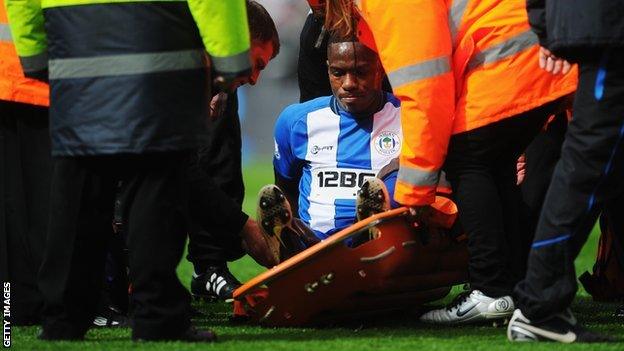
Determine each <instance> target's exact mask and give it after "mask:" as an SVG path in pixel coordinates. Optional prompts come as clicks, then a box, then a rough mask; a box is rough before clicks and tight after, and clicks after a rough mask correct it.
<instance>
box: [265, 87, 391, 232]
mask: <svg viewBox="0 0 624 351" xmlns="http://www.w3.org/2000/svg"><path fill="white" fill-rule="evenodd" d="M385 100H386V102H385V104H384V105H383V107H382V108H381V110H379V111H378V112H376V113H375V114H373V115H372V116H369V117H355V116H353V115H352V114H350V113H349V112H346V111H345V110H344V109H342V108H341V107H340V105H339V104H338V103H337V100H336V99H335V98H334V97H333V96H328V97H320V98H317V99H314V100H311V101H308V102H305V103H302V104H295V105H291V106H289V107H287V108H286V109H285V110H284V111H283V112H282V114H281V115H280V116H279V118H278V120H277V123H276V126H275V155H274V157H273V166H274V168H275V171H276V172H277V174H278V175H280V176H281V177H283V178H285V179H289V180H293V179H300V181H299V217H300V218H301V219H302V220H303V221H304V222H305V223H306V224H308V225H309V226H310V228H312V229H313V230H314V232H315V233H316V235H317V236H318V237H319V238H320V239H325V238H327V237H328V236H329V235H331V234H333V233H335V232H337V231H339V230H340V229H343V228H345V227H347V226H349V225H351V224H353V222H354V221H355V218H356V214H355V198H356V194H357V191H358V189H359V188H360V186H361V185H362V183H363V182H364V180H366V179H367V178H369V177H374V176H375V175H377V173H378V172H379V170H380V169H381V168H382V167H384V166H385V165H387V164H388V163H389V162H390V160H392V159H393V158H395V157H398V155H399V152H400V150H401V141H402V135H401V121H400V108H399V100H398V99H397V98H396V97H394V96H393V95H391V94H388V93H386V95H385Z"/></svg>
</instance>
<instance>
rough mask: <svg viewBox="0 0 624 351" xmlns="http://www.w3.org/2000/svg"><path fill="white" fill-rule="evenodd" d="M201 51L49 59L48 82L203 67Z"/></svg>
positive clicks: (202, 53)
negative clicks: (51, 80)
mask: <svg viewBox="0 0 624 351" xmlns="http://www.w3.org/2000/svg"><path fill="white" fill-rule="evenodd" d="M205 66H206V64H205V61H204V51H203V50H201V49H199V50H183V51H171V52H152V53H143V54H124V55H111V56H98V57H80V58H66V59H53V60H50V79H69V78H94V77H115V76H122V75H132V74H146V73H156V72H171V71H181V70H187V69H196V68H202V67H205Z"/></svg>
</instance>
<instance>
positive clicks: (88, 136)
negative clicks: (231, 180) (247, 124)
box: [44, 1, 208, 157]
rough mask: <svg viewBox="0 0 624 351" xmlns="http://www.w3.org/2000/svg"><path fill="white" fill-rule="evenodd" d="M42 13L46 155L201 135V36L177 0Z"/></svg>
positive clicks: (103, 151) (172, 145) (133, 148)
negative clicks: (47, 91)
mask: <svg viewBox="0 0 624 351" xmlns="http://www.w3.org/2000/svg"><path fill="white" fill-rule="evenodd" d="M44 14H45V21H46V31H47V32H48V54H49V56H50V101H51V105H50V130H51V136H52V154H53V155H54V156H70V157H72V156H91V155H110V154H146V153H153V152H168V151H176V150H185V149H192V148H194V147H196V146H197V145H198V144H199V142H200V141H202V140H203V139H204V138H205V128H204V118H205V116H206V115H207V113H208V112H207V106H208V96H207V86H208V74H207V72H206V71H207V69H206V65H205V63H204V62H203V57H204V45H203V43H202V40H201V37H200V35H199V30H198V29H197V25H196V23H195V21H194V19H193V17H192V15H191V13H190V10H189V7H188V4H187V3H186V2H185V1H184V2H167V1H160V2H158V1H156V2H145V1H140V2H132V3H106V4H93V5H83V6H60V7H54V8H50V9H46V10H45V12H44ZM55 67H56V69H53V68H55ZM55 72H56V73H55Z"/></svg>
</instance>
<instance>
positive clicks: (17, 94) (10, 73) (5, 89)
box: [0, 0, 49, 106]
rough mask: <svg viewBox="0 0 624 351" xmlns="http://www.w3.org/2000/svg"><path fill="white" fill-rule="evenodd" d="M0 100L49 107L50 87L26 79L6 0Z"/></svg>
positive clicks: (0, 18)
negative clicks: (14, 43)
mask: <svg viewBox="0 0 624 351" xmlns="http://www.w3.org/2000/svg"><path fill="white" fill-rule="evenodd" d="M0 100H4V101H15V102H21V103H25V104H31V105H38V106H48V105H49V88H48V85H47V84H45V83H43V82H40V81H37V80H34V79H30V78H26V77H24V72H23V71H22V66H21V65H20V62H19V58H18V57H17V52H16V51H15V46H14V45H13V40H12V39H11V30H10V28H9V23H8V20H7V14H6V8H5V5H4V0H0Z"/></svg>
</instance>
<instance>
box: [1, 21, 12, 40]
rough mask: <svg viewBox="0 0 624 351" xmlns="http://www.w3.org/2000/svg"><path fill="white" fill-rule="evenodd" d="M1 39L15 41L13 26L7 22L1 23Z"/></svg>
mask: <svg viewBox="0 0 624 351" xmlns="http://www.w3.org/2000/svg"><path fill="white" fill-rule="evenodd" d="M0 41H13V38H12V37H11V28H9V25H8V24H6V23H0Z"/></svg>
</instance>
